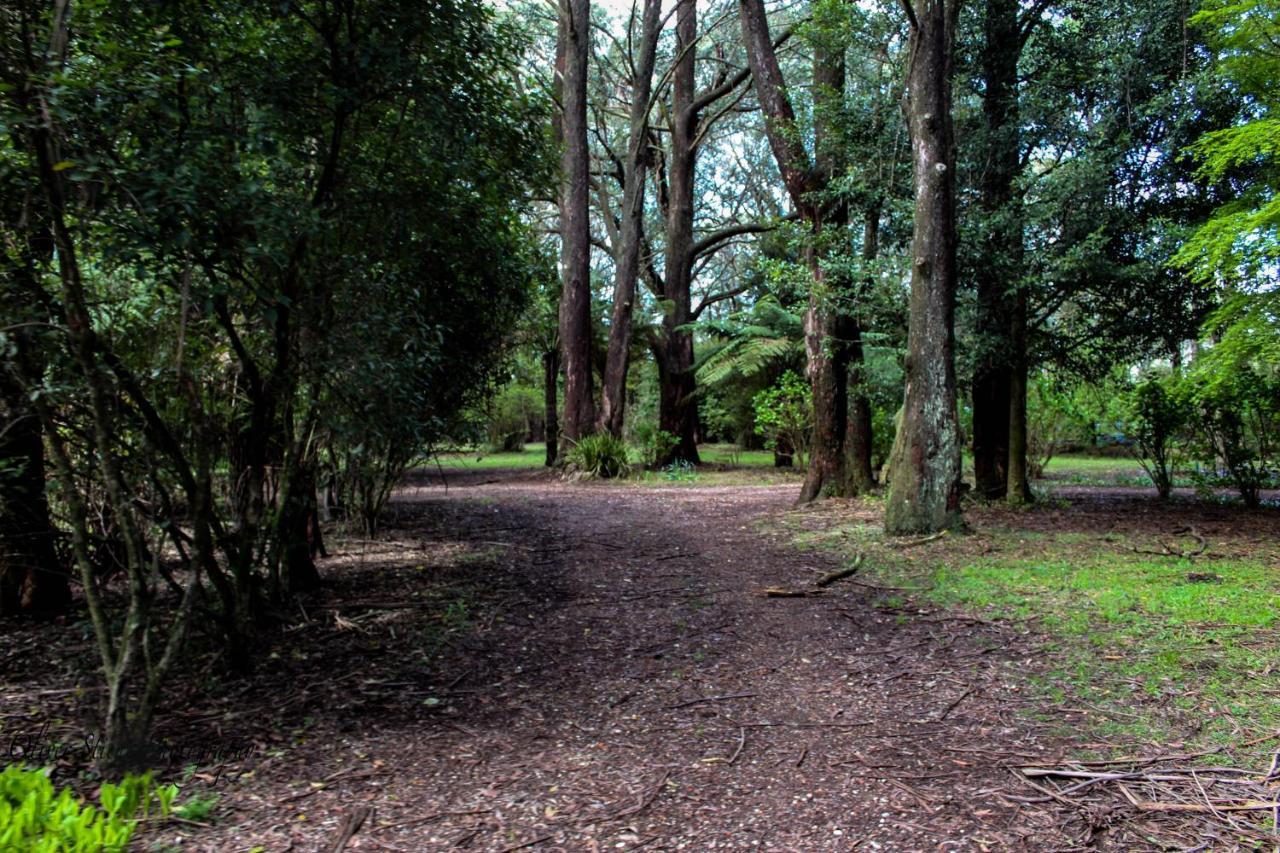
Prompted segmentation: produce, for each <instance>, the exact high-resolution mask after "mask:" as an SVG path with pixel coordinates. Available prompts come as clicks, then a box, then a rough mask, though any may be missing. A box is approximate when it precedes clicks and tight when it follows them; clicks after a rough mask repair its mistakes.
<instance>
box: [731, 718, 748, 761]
mask: <svg viewBox="0 0 1280 853" xmlns="http://www.w3.org/2000/svg"><path fill="white" fill-rule="evenodd" d="M746 745H747V730H746V727H744V726H738V748H737V749H735V750H734V751H733V755H731V756H729V766H730V767H732V766H733V763H734V762H735V761H737V760H738V756H739V755H742V748H743V747H744V746H746Z"/></svg>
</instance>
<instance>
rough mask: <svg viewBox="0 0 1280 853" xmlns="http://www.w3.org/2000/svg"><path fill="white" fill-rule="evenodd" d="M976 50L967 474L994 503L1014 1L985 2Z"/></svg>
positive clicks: (1003, 437)
mask: <svg viewBox="0 0 1280 853" xmlns="http://www.w3.org/2000/svg"><path fill="white" fill-rule="evenodd" d="M984 34H985V41H984V44H983V48H982V58H981V62H982V76H983V83H984V85H983V101H982V112H983V117H984V120H985V122H986V139H985V145H986V156H985V157H984V158H983V160H982V163H983V170H982V176H981V179H980V181H979V188H978V189H979V204H980V205H981V208H982V214H983V217H984V220H985V228H984V231H985V233H984V235H983V240H982V245H983V247H984V249H985V254H984V257H983V267H982V270H981V271H980V272H979V275H978V303H977V317H976V318H975V322H974V326H975V331H976V332H977V338H978V353H977V363H976V365H975V367H974V374H973V469H974V480H975V486H976V489H977V493H978V495H979V496H981V497H983V498H987V499H992V500H999V499H1001V498H1003V497H1004V496H1005V494H1006V493H1007V490H1008V459H1009V427H1010V418H1009V411H1010V405H1011V396H1010V393H1011V388H1010V385H1011V382H1012V381H1013V362H1014V360H1015V354H1014V352H1013V345H1012V341H1011V337H1012V334H1013V314H1014V300H1015V292H1016V290H1017V288H1018V286H1019V280H1020V278H1021V275H1022V266H1023V243H1022V215H1021V202H1020V201H1019V200H1017V199H1016V198H1015V197H1014V182H1015V181H1016V179H1017V176H1018V172H1019V170H1020V169H1021V150H1020V144H1021V143H1020V140H1019V126H1018V60H1019V58H1020V56H1021V53H1022V50H1021V44H1022V39H1021V33H1020V27H1019V22H1018V0H987V3H986V15H985V26H984Z"/></svg>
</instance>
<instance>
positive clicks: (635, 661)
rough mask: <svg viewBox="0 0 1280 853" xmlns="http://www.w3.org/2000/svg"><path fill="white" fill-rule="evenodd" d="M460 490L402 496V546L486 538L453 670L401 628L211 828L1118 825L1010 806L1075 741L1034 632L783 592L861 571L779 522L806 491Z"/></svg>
mask: <svg viewBox="0 0 1280 853" xmlns="http://www.w3.org/2000/svg"><path fill="white" fill-rule="evenodd" d="M486 477H487V478H488V479H486ZM449 483H450V485H449V488H447V489H446V488H443V487H441V485H440V483H439V480H438V479H436V480H433V481H420V482H419V483H418V484H417V485H413V486H411V487H409V488H406V489H405V490H403V491H402V492H401V493H399V494H398V495H397V498H396V505H395V510H394V512H395V515H396V516H397V521H396V522H395V524H394V525H393V527H394V530H393V531H392V533H391V535H392V536H393V537H394V538H395V539H397V540H400V541H417V542H419V543H424V542H425V543H433V544H436V545H438V544H439V543H441V542H453V543H466V544H467V545H468V546H469V547H471V548H472V549H475V548H477V547H478V548H479V549H480V551H479V553H480V554H481V558H477V559H478V561H477V562H476V563H475V565H477V566H481V565H482V566H484V574H485V577H484V582H485V583H486V585H488V586H489V587H491V588H492V589H494V590H496V591H497V592H496V594H495V595H494V597H493V598H492V599H491V600H489V601H487V602H478V603H472V604H471V605H470V606H471V609H472V611H473V612H472V621H471V622H470V624H468V625H467V627H466V628H465V629H463V630H459V631H457V632H455V633H454V634H453V635H451V637H452V639H450V640H448V641H447V643H446V646H445V648H443V650H441V651H440V653H439V655H438V657H437V658H436V671H435V672H432V673H429V674H425V673H417V674H414V673H416V670H414V669H413V668H412V667H410V666H407V655H408V653H407V652H405V651H397V649H398V648H399V647H397V646H396V645H395V643H396V642H403V639H404V638H403V629H402V630H401V633H400V634H399V635H397V634H395V632H394V623H390V624H392V626H393V633H392V636H393V637H395V638H398V639H394V640H393V639H387V640H386V642H382V641H379V642H378V643H376V644H372V643H371V644H370V645H369V646H368V651H367V652H366V653H365V654H364V657H363V658H361V659H360V660H362V661H363V663H357V664H356V665H357V667H359V668H360V669H361V670H362V671H361V672H360V677H361V678H362V679H363V683H364V684H366V685H373V686H372V687H367V688H364V689H365V690H369V691H372V693H371V694H367V695H364V696H357V697H356V699H354V700H352V699H350V697H349V695H348V694H343V695H344V696H346V697H347V698H346V699H343V700H341V701H347V702H348V704H350V703H351V702H355V703H356V705H358V706H359V709H360V710H362V711H363V712H364V714H363V716H362V717H359V718H358V719H360V721H359V722H358V723H353V722H352V718H351V714H350V713H349V712H348V713H344V715H343V719H344V720H345V722H344V723H343V724H342V725H341V726H340V727H339V728H338V729H336V730H332V731H326V730H325V729H326V728H327V726H322V727H321V729H320V730H319V731H317V732H315V733H313V734H312V735H311V737H312V739H313V740H312V742H313V743H316V744H320V743H323V744H324V747H323V748H322V749H321V748H317V749H315V750H313V751H312V752H311V753H310V754H307V749H306V748H302V749H297V748H295V750H293V751H292V753H289V752H286V753H285V757H283V758H281V759H279V760H275V759H273V760H271V761H267V762H264V766H262V767H261V768H260V769H259V772H258V773H257V778H256V779H255V782H254V783H253V784H252V785H250V786H249V787H248V788H246V789H245V790H244V791H243V792H241V793H236V791H235V789H233V790H232V796H233V798H234V799H232V800H231V801H229V802H228V803H227V805H230V806H232V807H233V808H235V812H234V817H232V818H231V819H230V820H229V821H228V822H227V823H224V824H223V825H221V826H220V827H219V828H218V829H217V830H215V831H213V832H211V833H208V834H204V833H200V834H198V836H197V838H195V839H192V840H193V841H196V842H197V843H201V842H208V843H210V844H212V845H213V846H214V847H216V848H217V849H229V848H223V847H219V846H218V842H219V839H223V840H226V839H233V838H234V839H238V840H239V841H240V842H242V843H243V842H247V841H253V842H255V843H258V844H263V845H265V846H267V848H268V849H273V850H274V849H288V848H289V847H290V845H293V848H292V849H301V850H314V849H321V847H322V845H323V844H324V843H325V842H326V839H328V840H332V838H333V837H334V836H335V835H336V834H337V833H338V827H339V823H340V821H341V820H342V818H343V816H344V815H346V814H349V813H351V812H352V811H353V809H356V808H358V807H360V806H364V805H367V806H371V807H373V809H374V811H373V812H372V817H371V819H369V820H368V821H366V823H365V825H364V826H363V827H362V828H361V830H360V831H359V832H358V833H357V834H356V836H355V837H354V838H353V839H352V841H351V842H350V843H349V849H369V850H378V849H382V850H414V851H417V850H443V849H454V848H455V847H460V848H464V849H471V850H488V851H495V850H514V849H537V850H572V851H578V850H603V849H610V850H618V849H621V850H626V849H636V848H638V847H643V848H645V849H647V850H675V849H688V850H747V849H753V850H754V849H762V850H795V851H823V850H852V849H865V850H876V849H879V850H942V849H946V850H980V849H988V850H1017V849H1025V850H1048V849H1054V848H1059V847H1064V846H1070V845H1071V844H1072V843H1073V841H1072V839H1080V838H1081V837H1082V835H1083V836H1086V837H1087V836H1088V835H1089V833H1090V832H1091V831H1092V828H1091V827H1086V826H1082V825H1081V823H1080V821H1079V820H1078V816H1077V815H1076V814H1075V813H1073V812H1072V811H1071V810H1070V809H1067V810H1065V811H1064V812H1063V813H1061V814H1059V813H1057V812H1055V811H1054V810H1053V809H1054V808H1056V806H1055V804H1053V803H1050V804H1049V806H1048V807H1046V806H1044V805H1037V806H1036V807H1035V809H1034V810H1026V809H1021V808H1018V807H1017V806H1016V805H1015V804H1014V803H1012V802H1010V801H1008V800H1006V799H1003V798H1002V797H1001V796H1000V793H999V792H1000V791H1002V790H1003V791H1007V792H1009V793H1014V794H1018V795H1023V796H1025V795H1026V794H1027V793H1029V792H1028V790H1027V789H1026V788H1025V786H1019V785H1017V783H1016V781H1015V780H1014V778H1013V776H1012V775H1011V773H1010V771H1009V769H1008V767H1009V766H1011V765H1018V764H1027V763H1034V762H1038V761H1055V760H1057V759H1058V758H1059V757H1060V755H1059V753H1058V749H1059V743H1057V742H1054V741H1053V740H1052V739H1051V738H1047V739H1046V738H1044V737H1042V734H1041V733H1042V732H1043V731H1044V729H1045V728H1047V727H1046V726H1044V725H1043V724H1033V723H1031V722H1030V721H1029V720H1028V719H1027V718H1026V717H1025V716H1024V715H1020V714H1018V709H1019V708H1020V707H1023V706H1025V705H1026V704H1027V703H1028V702H1030V701H1032V700H1031V699H1029V698H1026V697H1023V696H1022V695H1021V694H1020V693H1019V688H1018V684H1019V682H1020V678H1019V670H1022V671H1023V674H1025V670H1026V668H1027V661H1028V658H1029V657H1030V656H1031V655H1033V654H1034V650H1032V649H1031V648H1030V642H1031V640H1030V639H1029V638H1028V636H1027V635H1025V634H1024V633H1023V632H1021V631H1020V630H1018V629H1016V628H1015V627H1008V628H1005V627H1001V626H997V625H988V624H979V623H977V622H974V621H965V620H963V619H954V618H947V617H946V616H945V614H939V613H934V612H931V611H930V612H926V611H924V610H917V609H908V610H903V609H901V607H888V606H885V605H883V604H880V605H877V604H876V601H875V599H874V595H875V591H874V590H872V589H869V588H867V587H866V586H864V585H861V584H859V583H858V582H857V580H856V579H854V580H853V581H842V582H839V583H836V584H835V585H833V586H832V587H831V588H830V592H829V594H827V595H824V596H822V597H819V598H796V599H785V598H766V597H764V596H762V595H761V594H760V590H761V589H762V588H763V587H769V586H785V587H801V586H809V585H811V584H812V582H813V580H814V579H815V578H816V577H818V576H820V574H822V573H824V572H827V571H830V570H832V569H833V568H838V567H839V566H838V564H837V563H836V562H835V561H834V557H832V556H829V555H825V554H822V553H818V552H808V551H800V550H797V549H796V548H794V547H793V546H791V545H789V544H787V543H786V542H785V541H783V537H782V534H781V533H775V532H772V531H775V530H776V529H777V528H776V526H771V525H770V523H769V522H770V519H772V518H775V517H777V516H778V515H779V514H782V513H787V512H792V511H794V510H792V509H791V505H790V502H791V501H792V500H793V498H794V494H795V489H794V487H792V486H777V487H715V488H700V487H689V486H675V487H669V488H667V487H663V488H651V487H641V486H628V485H621V484H566V483H562V482H559V481H554V480H550V479H547V478H545V477H541V476H539V477H536V478H535V477H530V476H528V475H523V476H515V475H511V476H503V475H496V476H495V475H492V474H488V475H485V476H479V475H473V476H470V477H467V478H462V479H456V478H451V479H450V481H449ZM379 577H381V575H379ZM368 583H369V584H370V586H373V585H375V584H376V581H374V580H370V581H368ZM356 597H358V596H356ZM353 606H354V605H353ZM343 612H344V613H347V612H354V611H349V610H344V611H343ZM381 624H382V623H376V624H375V623H373V622H366V623H365V624H364V626H363V628H362V629H361V630H363V631H364V634H363V635H362V638H367V636H368V635H370V634H372V633H374V632H376V631H377V630H379V628H378V627H377V626H378V625H381ZM388 658H390V660H388ZM388 665H391V666H392V670H391V671H388V669H387V666H388ZM395 666H399V667H400V668H399V669H395V668H394V667H395ZM342 669H343V667H342V665H341V664H340V663H335V664H334V669H333V671H335V672H336V671H341V670H342ZM347 684H348V685H351V682H350V681H348V682H347ZM378 685H382V686H383V692H382V693H381V694H378V690H379V687H378ZM397 685H399V688H398V689H393V690H390V691H389V692H388V691H387V690H386V689H385V688H387V687H395V686H397ZM344 690H348V691H355V692H357V693H360V691H361V690H362V688H360V687H358V686H354V685H352V686H348V687H346V688H344ZM335 695H336V694H335ZM370 696H373V698H372V699H371V698H370ZM331 701H332V702H335V703H336V702H338V701H340V700H338V699H336V698H335V699H333V700H331ZM335 713H336V712H335ZM291 755H292V756H293V757H289V756H291ZM304 760H305V763H301V762H303V761H304ZM333 774H338V775H337V776H336V777H335V778H333V779H332V780H331V781H330V782H329V783H328V784H327V785H326V787H324V788H323V789H319V790H318V791H317V790H315V789H308V788H307V787H306V786H305V781H304V780H308V779H311V780H320V779H324V778H325V777H329V776H333ZM263 785H271V786H272V787H273V788H274V790H275V792H276V795H277V797H278V795H279V794H280V792H281V790H282V786H286V785H287V786H289V787H288V788H287V790H288V791H296V792H299V793H298V794H290V796H288V797H285V798H278V799H274V800H273V799H271V798H270V797H261V796H250V795H249V791H251V790H252V789H256V788H260V787H261V786H263ZM1030 793H1034V792H1030ZM237 801H238V802H237ZM1046 808H1047V810H1046ZM200 835H203V836H204V837H203V838H201V837H199V836H200ZM1076 843H1078V842H1076Z"/></svg>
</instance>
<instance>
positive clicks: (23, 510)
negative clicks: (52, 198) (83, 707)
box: [0, 204, 71, 616]
mask: <svg viewBox="0 0 1280 853" xmlns="http://www.w3.org/2000/svg"><path fill="white" fill-rule="evenodd" d="M24 207H25V204H24ZM31 215H34V212H33V211H30V210H24V211H22V212H21V213H19V214H18V215H17V216H15V217H14V218H15V219H18V218H21V217H22V216H31ZM9 218H10V217H9V216H8V215H7V211H6V219H9ZM28 227H30V226H28ZM15 230H17V229H15ZM35 242H36V241H29V243H28V245H30V244H34V243H35ZM15 254H22V255H25V256H22V257H10V258H8V259H7V260H6V262H5V265H4V266H5V280H4V281H3V282H0V304H3V305H4V312H3V314H2V315H0V326H6V327H9V328H8V332H7V334H8V336H9V338H10V341H11V343H12V345H13V346H14V348H15V351H14V352H13V355H12V357H10V358H9V359H8V360H7V363H6V364H5V365H2V366H0V615H5V616H7V615H12V614H15V613H33V614H34V613H43V614H49V613H60V612H62V611H64V610H66V608H67V605H68V604H69V603H70V601H71V587H70V584H69V575H68V572H67V570H66V567H65V566H63V565H62V564H61V562H60V561H59V559H58V555H57V552H56V550H55V548H54V543H55V541H56V538H57V532H56V531H55V530H54V527H53V522H52V521H51V520H50V518H49V501H48V498H47V496H46V492H45V458H44V428H43V426H42V424H41V423H40V419H39V417H38V416H37V414H36V412H35V410H34V409H33V408H32V406H31V402H30V397H29V394H30V389H31V387H32V386H33V385H36V384H38V383H39V382H40V379H41V376H42V372H43V371H42V369H41V365H40V363H39V361H38V359H39V356H38V342H37V340H36V338H35V336H34V335H33V334H32V331H31V327H29V326H26V325H25V324H26V323H29V322H32V321H34V320H36V319H38V318H39V317H40V316H41V314H40V312H39V309H38V307H37V306H36V305H34V304H32V303H33V302H34V301H35V293H36V292H37V291H38V289H39V287H40V285H39V282H38V278H37V275H36V271H35V264H36V260H35V259H36V257H37V253H36V252H34V251H32V252H20V253H15ZM50 254H51V253H50V252H49V251H44V252H41V253H39V256H42V257H44V258H45V259H47V258H48V257H49V255H50Z"/></svg>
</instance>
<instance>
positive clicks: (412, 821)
mask: <svg viewBox="0 0 1280 853" xmlns="http://www.w3.org/2000/svg"><path fill="white" fill-rule="evenodd" d="M491 811H493V809H492V808H487V809H470V810H468V811H456V812H435V813H434V814H429V815H426V816H425V817H413V818H409V819H408V820H398V821H396V822H395V823H384V824H383V825H382V826H380V827H378V829H400V828H402V827H406V826H419V825H421V824H424V823H430V822H431V821H433V820H439V819H440V818H442V817H465V816H467V815H473V814H488V813H489V812H491Z"/></svg>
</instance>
